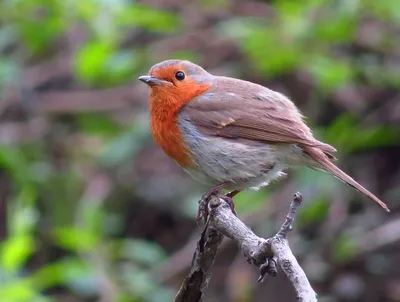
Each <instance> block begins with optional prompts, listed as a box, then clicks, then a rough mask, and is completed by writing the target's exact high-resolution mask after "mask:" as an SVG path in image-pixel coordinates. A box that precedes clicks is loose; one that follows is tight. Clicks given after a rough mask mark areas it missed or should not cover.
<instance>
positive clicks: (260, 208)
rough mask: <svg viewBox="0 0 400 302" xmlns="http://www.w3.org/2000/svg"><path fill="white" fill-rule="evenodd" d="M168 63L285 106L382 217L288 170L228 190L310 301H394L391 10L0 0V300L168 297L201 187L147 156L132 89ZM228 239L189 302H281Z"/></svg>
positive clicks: (155, 0)
mask: <svg viewBox="0 0 400 302" xmlns="http://www.w3.org/2000/svg"><path fill="white" fill-rule="evenodd" d="M169 58H185V59H190V60H192V61H194V62H196V63H198V64H200V65H202V66H204V67H205V68H206V69H208V70H209V71H210V72H212V73H215V74H220V75H226V76H234V77H239V78H243V79H247V80H250V81H253V82H256V83H259V84H262V85H265V86H268V87H270V88H272V89H275V90H278V91H280V92H282V93H284V94H287V95H288V96H289V97H290V98H292V99H293V100H294V102H295V103H296V104H297V105H298V106H299V107H300V108H301V110H302V111H303V113H304V114H305V115H306V116H307V117H308V119H307V122H308V124H309V125H310V126H311V127H312V128H313V130H314V133H315V135H316V137H317V138H318V139H321V140H323V141H326V142H328V143H329V144H332V145H334V146H335V147H337V149H338V150H339V152H338V154H337V156H338V157H339V159H340V160H339V162H338V164H339V166H340V167H342V168H343V169H344V170H345V171H347V172H349V173H350V174H351V175H353V176H354V177H355V178H356V179H357V180H359V181H360V182H361V183H362V184H364V185H365V186H366V187H367V188H369V189H370V190H371V191H373V192H375V193H377V195H378V196H380V197H381V198H382V199H383V200H384V201H386V202H387V203H388V205H389V206H390V208H391V209H392V213H391V214H390V215H388V214H387V213H385V212H384V211H382V210H381V209H379V208H378V207H376V206H375V205H374V204H373V203H372V202H371V201H369V200H367V199H366V198H364V197H362V196H361V195H360V194H359V193H357V192H354V191H353V190H352V189H351V188H348V187H347V186H345V185H343V184H341V183H340V182H339V181H337V180H336V179H334V178H332V177H330V176H329V175H325V174H323V173H320V172H315V171H311V170H308V169H306V168H304V169H299V170H293V171H290V173H289V176H288V177H287V178H286V179H285V180H283V181H281V182H280V183H276V184H273V185H271V186H270V187H268V188H266V189H262V190H260V191H257V192H256V191H249V192H245V193H242V194H240V195H238V196H237V197H236V198H235V200H236V206H237V211H238V214H239V216H240V217H241V218H242V219H243V221H245V222H246V223H247V224H248V225H249V226H251V227H252V228H253V229H254V230H255V232H256V233H257V234H259V235H262V236H264V237H267V236H271V235H273V234H274V233H275V232H276V231H277V230H278V228H279V226H280V224H281V223H282V222H283V219H284V217H285V214H286V211H287V209H288V205H289V202H290V200H291V198H292V195H293V194H294V193H295V192H296V191H300V192H302V194H303V196H304V200H305V202H304V205H303V206H302V207H301V209H300V212H299V214H298V217H297V221H296V225H295V228H294V230H293V232H292V233H291V234H290V244H291V247H292V249H293V251H294V253H295V255H296V256H297V257H298V259H299V261H300V262H301V265H302V266H303V268H304V269H305V271H306V273H307V275H308V277H309V279H310V281H311V283H312V284H313V286H314V288H315V290H316V291H317V292H318V294H319V297H320V301H323V302H342V301H343V302H344V301H366V302H377V301H400V269H399V268H400V215H399V213H400V201H399V197H400V186H399V184H400V160H399V158H400V127H399V125H400V1H398V0H385V1H377V0H364V1H363V0H358V1H357V0H335V1H334V0H330V1H318V0H306V1H256V0H246V1H242V0H201V1H181V0H149V1H132V0H60V1H56V0H2V1H1V2H0V91H1V99H0V241H1V243H0V301H4V302H25V301H32V302H48V301H60V302H83V301H101V302H114V301H117V302H119V301H121V302H125V301H138V302H139V301H149V302H164V301H171V300H172V298H173V296H174V294H175V292H176V291H177V288H178V287H179V285H180V283H181V282H182V280H183V278H184V276H185V273H186V272H187V270H188V266H189V265H190V261H191V257H192V253H193V251H194V248H195V243H196V240H197V238H198V236H199V232H200V228H199V226H198V225H197V224H196V222H195V219H194V218H195V216H196V207H197V200H198V199H199V197H200V196H201V193H202V192H204V191H205V190H206V188H205V187H202V186H200V185H198V184H197V183H195V182H194V181H192V180H191V179H190V178H189V177H188V176H186V175H185V174H184V173H183V172H182V171H181V170H180V169H179V168H178V167H177V166H175V164H174V163H173V161H171V160H170V159H168V158H167V157H166V156H165V155H164V154H163V153H162V151H161V150H160V149H158V148H157V147H156V146H155V145H154V143H153V141H152V139H151V135H150V133H149V126H148V121H149V117H148V111H147V110H148V105H147V93H148V91H147V87H145V86H146V85H144V84H143V83H141V82H138V81H137V77H138V76H139V75H141V74H144V73H146V72H147V70H148V69H149V68H150V67H151V66H152V65H153V64H155V63H157V62H159V61H161V60H164V59H169ZM256 279H257V271H256V269H255V268H254V267H251V266H250V265H249V264H247V263H246V262H245V260H244V259H243V257H242V256H241V255H240V253H238V249H237V247H236V246H235V245H234V244H232V242H230V241H229V240H227V239H226V240H225V241H224V243H223V245H222V246H221V248H220V250H219V252H218V257H217V260H216V264H215V267H214V273H213V278H212V280H211V284H210V288H209V292H208V295H207V299H206V301H209V302H211V301H243V302H244V301H266V300H268V301H295V295H294V292H293V290H292V287H291V284H290V283H289V282H288V281H287V280H286V278H285V277H284V276H283V274H282V273H281V274H280V276H278V277H277V278H269V279H268V280H267V281H266V282H264V283H262V284H257V283H256Z"/></svg>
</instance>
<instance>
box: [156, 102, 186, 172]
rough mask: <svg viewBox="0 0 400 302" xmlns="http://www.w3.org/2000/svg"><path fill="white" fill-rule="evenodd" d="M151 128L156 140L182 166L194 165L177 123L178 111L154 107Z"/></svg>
mask: <svg viewBox="0 0 400 302" xmlns="http://www.w3.org/2000/svg"><path fill="white" fill-rule="evenodd" d="M152 109H153V110H151V119H150V128H151V133H152V135H153V138H154V141H155V142H156V143H157V144H158V145H159V146H160V147H161V148H162V149H163V150H164V152H165V153H166V154H167V155H168V156H169V157H171V158H173V159H174V160H175V161H176V162H177V163H178V164H179V165H180V166H181V167H183V168H187V167H189V166H191V165H192V161H191V159H190V157H189V154H188V151H187V149H186V147H185V146H184V144H183V138H182V134H181V132H180V130H179V129H178V127H177V125H176V113H175V112H172V111H171V110H170V109H169V110H168V111H165V110H162V108H160V107H158V108H152Z"/></svg>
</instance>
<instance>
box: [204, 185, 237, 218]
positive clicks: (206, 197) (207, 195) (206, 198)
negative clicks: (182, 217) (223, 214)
mask: <svg viewBox="0 0 400 302" xmlns="http://www.w3.org/2000/svg"><path fill="white" fill-rule="evenodd" d="M213 195H215V196H217V197H218V198H221V199H223V200H224V201H225V202H226V203H227V204H228V205H229V206H230V208H231V210H232V213H233V214H235V216H236V211H235V203H234V202H233V199H232V198H231V197H230V196H227V195H224V194H222V193H219V192H213V191H211V192H207V193H205V194H203V196H202V197H201V199H200V200H199V208H198V211H197V217H196V221H200V220H201V219H202V218H204V222H206V221H207V219H208V215H209V213H208V203H209V202H210V199H211V196H213Z"/></svg>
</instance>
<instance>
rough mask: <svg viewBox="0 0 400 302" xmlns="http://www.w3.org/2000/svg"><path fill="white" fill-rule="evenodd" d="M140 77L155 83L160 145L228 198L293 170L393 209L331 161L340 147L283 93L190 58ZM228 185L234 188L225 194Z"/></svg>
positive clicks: (154, 123)
mask: <svg viewBox="0 0 400 302" xmlns="http://www.w3.org/2000/svg"><path fill="white" fill-rule="evenodd" d="M139 80H140V81H142V82H144V83H146V84H147V85H148V86H149V87H150V95H149V105H150V128H151V132H152V135H153V138H154V140H155V142H156V143H157V144H158V145H160V146H161V148H162V149H163V150H164V152H165V153H166V154H167V155H168V156H170V157H171V158H173V159H174V160H175V161H176V162H177V163H178V165H180V166H181V167H182V168H183V169H184V170H185V171H186V172H187V173H189V174H190V175H191V176H192V177H193V178H194V179H196V180H198V181H200V182H202V183H205V184H209V185H210V186H212V188H211V190H210V191H209V192H207V193H206V194H204V195H203V198H202V200H201V204H200V207H199V215H198V218H200V217H201V216H204V215H205V214H206V213H203V212H204V209H205V205H204V203H206V202H207V200H208V198H209V197H210V196H211V195H212V194H217V195H219V196H221V197H223V198H224V199H225V200H227V201H228V202H229V203H230V204H231V206H232V209H233V202H232V199H231V198H232V197H233V196H234V195H235V194H237V193H238V192H240V191H241V190H243V189H246V188H256V189H257V188H259V187H262V186H266V185H268V183H269V182H270V181H272V180H274V179H279V178H280V177H281V176H282V175H284V173H283V171H284V170H285V169H287V168H289V167H299V166H308V167H310V168H312V169H315V170H320V171H325V172H328V173H330V174H332V175H333V176H335V177H337V178H338V179H340V180H341V181H343V182H344V183H347V184H348V185H350V186H351V187H353V188H354V189H356V190H358V191H359V192H361V193H363V194H364V195H366V196H368V197H369V198H370V199H372V200H373V201H375V202H376V203H377V204H378V205H380V206H381V207H382V208H383V209H385V210H386V211H388V212H389V209H388V207H387V206H386V204H385V203H383V202H382V201H381V200H380V199H379V198H378V197H376V196H375V195H374V194H372V193H371V192H369V191H368V190H367V189H365V188H364V187H363V186H362V185H360V184H359V183H358V182H356V181H355V180H354V179H353V178H352V177H350V176H349V175H347V174H346V173H345V172H343V171H342V170H340V169H339V168H338V167H337V166H336V165H335V164H334V163H333V161H334V160H335V157H334V156H333V155H332V153H333V152H335V151H336V149H335V148H334V147H332V146H330V145H328V144H326V143H323V142H321V141H318V140H317V139H315V138H314V136H313V134H312V132H311V130H310V128H309V127H308V126H307V125H306V124H305V123H304V121H303V116H302V114H301V113H300V111H299V110H298V109H297V107H296V106H295V105H294V104H293V102H292V101H291V100H289V99H288V98H287V97H286V96H284V95H283V94H281V93H279V92H276V91H273V90H270V89H268V88H265V87H263V86H261V85H257V84H254V83H251V82H248V81H243V80H239V79H235V78H229V77H222V76H215V75H212V74H210V73H208V72H207V71H206V70H204V69H203V68H202V67H200V66H198V65H196V64H193V63H191V62H189V61H181V60H167V61H163V62H161V63H158V64H156V65H154V66H153V67H151V69H150V71H149V72H148V74H147V75H144V76H141V77H139ZM222 189H227V190H233V191H232V192H231V193H229V194H227V195H222V194H221V193H220V191H221V190H222Z"/></svg>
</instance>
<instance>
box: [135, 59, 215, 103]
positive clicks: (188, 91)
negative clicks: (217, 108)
mask: <svg viewBox="0 0 400 302" xmlns="http://www.w3.org/2000/svg"><path fill="white" fill-rule="evenodd" d="M139 80H140V81H142V82H144V83H146V84H147V85H149V86H150V88H151V93H150V101H151V102H152V101H157V102H158V101H160V100H163V99H170V98H176V99H178V100H180V101H181V102H182V103H185V102H188V101H190V100H191V99H192V98H194V97H196V96H198V95H199V94H201V93H202V92H203V91H205V90H207V89H208V87H210V85H211V84H212V82H213V76H212V75H211V74H209V73H208V72H207V71H205V70H204V69H203V68H201V67H200V66H198V65H196V64H193V63H191V62H189V61H182V60H167V61H163V62H161V63H158V64H156V65H154V66H153V67H151V69H150V71H149V72H148V74H147V75H144V76H140V77H139ZM152 98H156V99H157V100H152Z"/></svg>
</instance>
